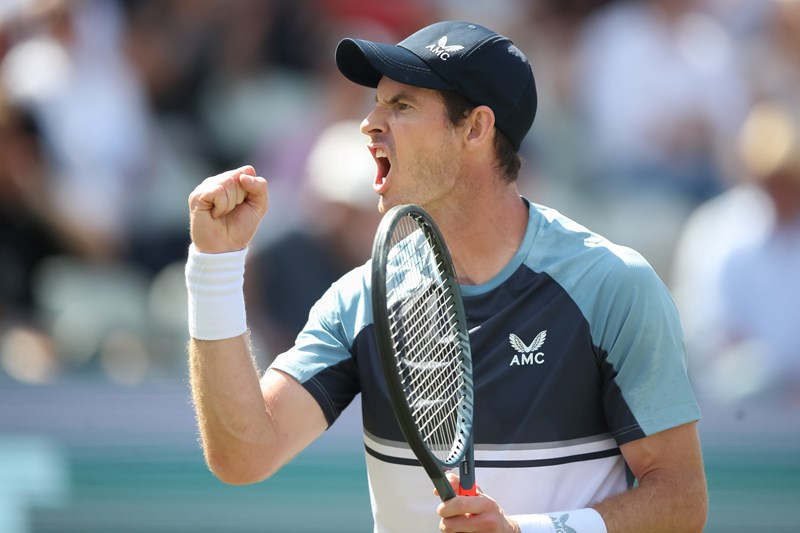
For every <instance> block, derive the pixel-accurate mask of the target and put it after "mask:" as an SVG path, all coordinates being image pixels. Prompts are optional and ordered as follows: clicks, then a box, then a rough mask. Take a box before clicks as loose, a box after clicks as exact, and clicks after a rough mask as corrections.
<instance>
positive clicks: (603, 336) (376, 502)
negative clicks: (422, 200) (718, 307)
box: [272, 200, 700, 532]
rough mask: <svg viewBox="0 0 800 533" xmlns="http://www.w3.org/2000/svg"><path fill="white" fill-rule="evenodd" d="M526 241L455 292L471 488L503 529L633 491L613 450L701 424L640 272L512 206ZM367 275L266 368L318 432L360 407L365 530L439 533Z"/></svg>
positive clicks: (343, 284) (661, 308) (619, 249)
mask: <svg viewBox="0 0 800 533" xmlns="http://www.w3.org/2000/svg"><path fill="white" fill-rule="evenodd" d="M524 201H525V202H526V203H527V204H528V205H529V207H530V215H529V220H528V227H527V230H526V233H525V237H524V239H523V241H522V244H521V245H520V247H519V250H518V251H517V253H516V254H515V255H514V257H513V259H512V260H511V261H510V262H509V263H508V264H507V265H506V266H505V268H503V270H502V271H501V272H499V273H498V274H497V275H496V276H495V277H494V278H493V279H492V280H490V281H488V282H487V283H484V284H482V285H462V286H461V290H462V294H463V297H464V307H465V310H466V314H467V323H468V327H469V330H470V342H471V345H472V357H473V371H474V384H475V414H474V439H475V468H476V470H475V473H476V480H477V483H478V485H479V487H480V488H481V490H482V491H483V492H484V493H486V494H487V495H489V496H491V497H492V498H494V499H495V500H496V501H498V502H499V504H500V506H501V507H502V508H503V509H504V510H505V512H506V513H507V514H526V513H543V512H555V511H560V510H570V509H576V508H582V507H586V506H588V505H590V504H592V503H595V502H597V501H599V500H602V499H605V498H607V497H609V496H612V495H614V494H617V493H620V492H623V491H625V490H626V489H627V488H629V487H630V484H631V482H632V480H631V478H630V476H629V475H628V470H627V468H626V465H625V462H624V460H623V458H622V456H621V454H620V449H619V446H620V445H621V444H624V443H626V442H630V441H633V440H635V439H639V438H642V437H644V436H647V435H652V434H654V433H657V432H659V431H662V430H665V429H668V428H672V427H675V426H678V425H681V424H685V423H688V422H692V421H695V420H698V419H699V418H700V412H699V408H698V406H697V402H696V401H695V398H694V395H693V393H692V390H691V387H690V384H689V380H688V377H687V371H686V366H687V364H686V354H685V350H684V345H683V333H682V331H681V327H680V322H679V318H678V313H677V310H676V308H675V305H674V304H673V301H672V298H671V297H670V295H669V293H668V291H667V289H666V287H665V286H664V284H663V283H662V282H661V280H660V279H659V278H658V276H657V275H656V273H655V272H654V271H653V269H652V268H651V267H650V265H649V264H648V263H647V262H646V261H645V259H644V258H643V257H642V256H641V255H640V254H638V253H637V252H635V251H634V250H631V249H630V248H626V247H623V246H619V245H616V244H613V243H611V242H609V241H608V240H606V239H605V238H603V237H601V236H599V235H597V234H595V233H592V232H590V231H589V230H587V229H586V228H584V227H582V226H580V225H578V224H577V223H575V222H573V221H572V220H570V219H569V218H567V217H565V216H563V215H561V214H560V213H558V212H557V211H555V210H553V209H550V208H547V207H544V206H541V205H536V204H533V203H530V202H528V201H527V200H524ZM371 275H372V274H371V265H370V263H369V262H367V263H366V264H365V265H363V266H361V267H359V268H356V269H355V270H353V271H351V272H349V273H348V274H346V275H345V276H344V277H342V278H341V279H340V280H338V281H337V282H335V283H334V284H333V285H332V286H331V287H330V288H329V289H328V290H327V292H326V293H325V294H324V295H323V296H322V298H321V299H320V300H319V301H318V302H317V303H316V304H315V305H314V306H313V308H312V309H311V312H310V314H309V319H308V322H307V324H306V325H305V327H304V329H303V330H302V332H301V333H300V334H299V335H298V337H297V340H296V343H295V346H294V347H293V348H291V349H290V350H288V351H287V352H285V353H283V354H281V355H280V356H278V357H277V358H276V360H275V361H274V363H273V364H272V368H275V369H278V370H281V371H283V372H286V373H287V374H289V375H291V376H293V377H294V378H295V379H297V380H298V381H299V382H300V383H301V384H302V385H303V386H304V387H305V388H306V390H307V391H308V392H309V393H310V394H311V395H312V396H313V397H314V398H315V399H316V400H317V402H318V403H319V405H320V407H321V408H322V410H323V412H324V413H325V417H326V418H327V421H328V423H329V424H333V422H334V421H335V420H336V418H337V417H338V416H339V414H340V413H341V412H342V411H343V410H344V408H345V407H346V406H347V405H348V404H349V403H350V402H351V401H352V400H353V398H354V397H355V396H356V395H357V394H359V393H360V394H361V395H362V399H361V405H362V417H363V426H364V449H365V458H366V463H367V472H368V480H369V488H370V499H371V503H372V511H373V516H374V519H375V531H380V532H409V531H414V532H425V531H438V523H439V517H438V515H437V514H436V507H437V505H438V504H439V501H440V500H439V499H438V497H437V496H435V495H434V494H433V485H432V483H431V482H430V480H429V479H428V477H427V475H426V474H425V472H424V470H423V469H422V467H421V466H419V463H417V461H416V460H415V458H414V455H413V453H412V452H411V449H410V448H409V447H408V445H407V444H406V443H405V440H404V438H403V435H402V433H401V431H400V428H399V426H398V425H397V423H396V422H395V419H394V415H393V412H392V407H391V403H390V400H389V395H388V392H387V390H386V386H385V382H384V379H383V376H382V372H381V367H380V360H379V358H378V353H377V345H376V342H375V338H374V331H373V321H372V304H371V295H370V285H371Z"/></svg>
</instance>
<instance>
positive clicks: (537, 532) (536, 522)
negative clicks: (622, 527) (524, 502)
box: [509, 507, 608, 533]
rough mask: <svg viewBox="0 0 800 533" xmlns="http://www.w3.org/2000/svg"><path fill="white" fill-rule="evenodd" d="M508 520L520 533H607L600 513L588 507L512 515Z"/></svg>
mask: <svg viewBox="0 0 800 533" xmlns="http://www.w3.org/2000/svg"><path fill="white" fill-rule="evenodd" d="M509 518H511V519H513V520H515V521H516V522H517V524H518V525H519V530H520V532H521V533H567V532H569V531H575V532H576V533H608V532H607V530H606V523H605V522H603V517H602V516H600V513H598V512H597V511H595V510H594V509H592V508H588V507H587V508H586V509H575V510H572V511H564V512H560V513H547V514H523V515H513V516H510V517H509Z"/></svg>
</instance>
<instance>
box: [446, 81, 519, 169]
mask: <svg viewBox="0 0 800 533" xmlns="http://www.w3.org/2000/svg"><path fill="white" fill-rule="evenodd" d="M439 93H440V94H441V95H442V101H443V102H444V107H445V110H446V112H447V117H448V118H449V119H450V122H451V123H452V124H453V125H455V126H458V125H460V124H463V122H464V120H465V119H466V118H467V115H469V113H470V112H471V111H472V110H473V109H475V107H476V106H475V105H473V104H472V103H471V102H469V101H468V100H467V99H466V98H464V97H463V96H462V95H461V94H460V93H458V92H456V91H448V90H440V91H439ZM494 132H495V136H494V153H495V158H496V159H497V168H498V170H500V171H501V172H502V174H503V177H504V178H505V180H506V181H507V182H508V183H511V182H513V181H515V180H516V179H517V177H518V176H519V169H520V167H521V166H522V160H521V159H520V157H519V154H518V153H517V151H516V150H514V147H513V146H512V145H511V141H509V140H508V137H507V136H506V135H505V134H504V133H503V132H502V131H500V130H499V129H497V128H495V129H494Z"/></svg>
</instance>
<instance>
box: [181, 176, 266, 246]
mask: <svg viewBox="0 0 800 533" xmlns="http://www.w3.org/2000/svg"><path fill="white" fill-rule="evenodd" d="M267 204H268V192H267V180H265V179H264V178H262V177H260V176H256V170H255V169H254V168H253V167H252V166H250V165H247V166H244V167H241V168H238V169H236V170H229V171H227V172H223V173H222V174H218V175H216V176H213V177H211V178H206V179H205V180H204V181H203V183H201V184H200V185H198V186H197V187H196V188H195V190H194V191H192V193H191V194H190V195H189V222H190V232H191V238H192V242H193V243H194V245H195V247H196V248H197V250H198V251H199V252H205V253H211V254H217V253H223V252H233V251H236V250H242V249H244V248H246V247H247V246H248V245H249V244H250V241H251V240H252V239H253V236H254V235H255V233H256V230H257V229H258V225H259V223H260V222H261V219H262V218H263V217H264V215H265V214H266V212H267Z"/></svg>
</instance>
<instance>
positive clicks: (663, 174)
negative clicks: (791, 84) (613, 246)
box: [577, 0, 749, 200]
mask: <svg viewBox="0 0 800 533" xmlns="http://www.w3.org/2000/svg"><path fill="white" fill-rule="evenodd" d="M701 8H702V2H701V1H700V0H644V1H638V2H631V1H624V2H615V3H612V4H611V5H610V6H608V7H607V8H605V9H603V10H601V11H600V12H599V13H598V14H597V15H596V16H594V17H593V18H592V19H591V20H590V21H589V22H588V24H587V26H586V28H585V32H584V38H583V43H582V50H581V64H580V70H581V73H580V76H579V78H578V81H577V82H578V87H579V88H580V94H579V106H580V108H581V111H582V112H583V113H585V118H586V120H587V127H588V128H589V133H590V135H591V143H592V150H593V152H594V162H595V164H596V167H595V168H596V171H595V176H594V179H597V180H601V182H600V183H598V185H599V186H601V187H611V188H612V189H613V190H614V191H615V192H616V191H621V190H624V189H625V188H635V189H639V190H642V189H650V190H653V189H655V190H658V191H659V192H663V193H673V194H675V195H680V196H685V197H687V198H689V199H691V200H704V199H707V198H709V197H711V196H713V195H714V194H715V193H717V192H719V191H720V190H721V189H722V187H723V186H724V185H726V183H727V181H726V177H725V176H724V171H725V168H724V167H723V166H722V164H723V163H725V162H726V160H725V158H726V157H729V156H730V154H731V149H732V146H733V145H732V142H733V139H734V137H735V134H736V132H737V131H738V128H739V127H740V126H741V121H742V120H743V118H744V114H745V113H746V109H747V105H748V98H749V97H748V95H747V87H746V82H745V78H744V76H743V75H742V73H741V69H740V66H739V65H737V63H736V56H735V54H734V50H733V47H732V43H731V41H730V36H729V35H728V34H727V33H726V31H725V29H724V27H723V26H722V25H721V24H720V23H719V22H718V21H717V20H716V19H714V18H712V17H711V16H710V15H709V14H707V13H705V12H704V11H702V10H701Z"/></svg>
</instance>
